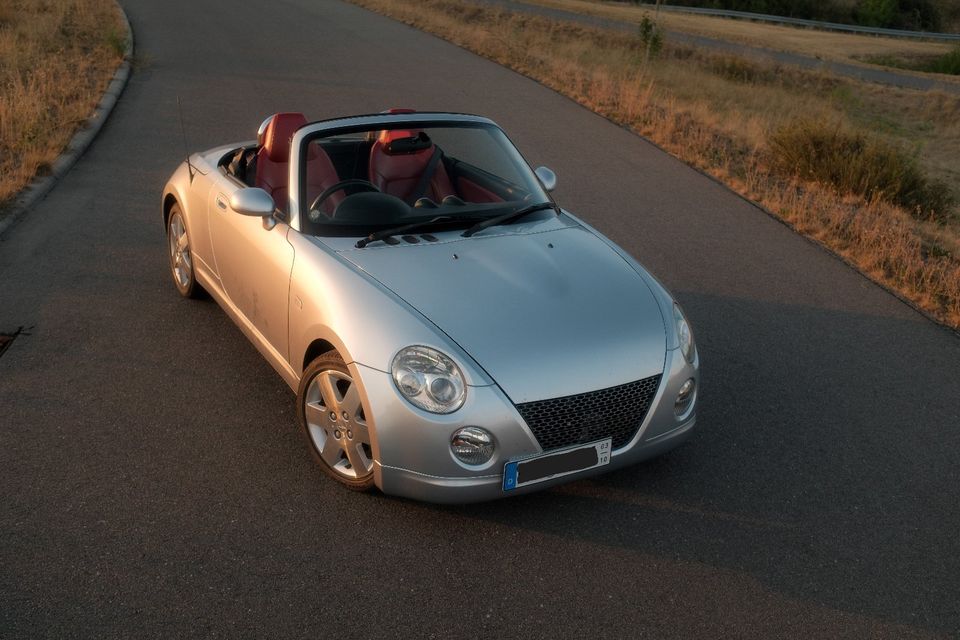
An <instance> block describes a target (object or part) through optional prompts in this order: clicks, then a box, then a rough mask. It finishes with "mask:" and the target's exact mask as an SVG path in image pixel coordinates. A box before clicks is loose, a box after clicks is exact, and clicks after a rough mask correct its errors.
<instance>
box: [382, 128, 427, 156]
mask: <svg viewBox="0 0 960 640" xmlns="http://www.w3.org/2000/svg"><path fill="white" fill-rule="evenodd" d="M400 133H402V134H407V135H401V136H392V137H391V139H389V140H387V141H386V142H384V143H383V150H384V151H385V152H386V154H387V155H390V156H401V155H408V154H411V153H419V152H421V151H426V150H427V149H431V148H433V141H432V140H430V136H428V135H427V134H426V132H424V131H420V132H418V133H412V132H409V131H401V132H400Z"/></svg>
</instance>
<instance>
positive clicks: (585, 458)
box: [503, 438, 612, 491]
mask: <svg viewBox="0 0 960 640" xmlns="http://www.w3.org/2000/svg"><path fill="white" fill-rule="evenodd" d="M611 443H612V439H611V438H607V439H606V440H601V441H600V442H594V443H591V444H584V445H579V446H576V447H572V448H570V449H564V450H563V451H551V452H550V453H545V454H543V455H539V456H535V457H533V458H524V459H523V460H514V461H511V462H508V463H507V464H506V465H504V467H503V490H504V491H512V490H513V489H517V488H519V487H524V486H526V485H528V484H536V483H538V482H544V481H546V480H551V479H553V478H560V477H562V476H565V475H569V474H571V473H577V472H578V471H586V470H587V469H593V468H595V467H602V466H604V465H607V464H610V448H611Z"/></svg>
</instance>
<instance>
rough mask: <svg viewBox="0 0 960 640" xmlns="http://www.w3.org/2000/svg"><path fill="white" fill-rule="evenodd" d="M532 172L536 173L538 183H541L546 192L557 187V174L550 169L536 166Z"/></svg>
mask: <svg viewBox="0 0 960 640" xmlns="http://www.w3.org/2000/svg"><path fill="white" fill-rule="evenodd" d="M534 173H535V174H537V179H538V180H540V184H542V185H543V188H544V189H545V190H546V192H547V193H550V192H551V191H553V190H554V189H556V188H557V174H555V173H554V172H553V171H551V170H550V169H547V168H546V167H537V168H536V169H535V170H534Z"/></svg>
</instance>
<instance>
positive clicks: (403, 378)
mask: <svg viewBox="0 0 960 640" xmlns="http://www.w3.org/2000/svg"><path fill="white" fill-rule="evenodd" d="M391 373H392V374H393V382H394V384H396V385H397V389H399V390H400V393H401V394H402V395H403V397H404V398H406V399H407V400H409V401H410V403H411V404H413V405H414V406H417V407H420V408H421V409H423V410H424V411H429V412H431V413H452V412H454V411H456V410H457V409H459V408H460V407H461V406H462V405H463V401H464V398H466V396H467V385H466V384H465V383H464V381H463V374H462V373H461V372H460V367H458V366H457V365H456V363H455V362H454V361H453V360H451V359H450V358H449V357H447V356H445V355H444V354H442V353H440V352H439V351H437V350H436V349H431V348H430V347H420V346H416V347H407V348H406V349H402V350H401V351H400V353H398V354H397V355H396V357H395V358H394V359H393V366H392V367H391Z"/></svg>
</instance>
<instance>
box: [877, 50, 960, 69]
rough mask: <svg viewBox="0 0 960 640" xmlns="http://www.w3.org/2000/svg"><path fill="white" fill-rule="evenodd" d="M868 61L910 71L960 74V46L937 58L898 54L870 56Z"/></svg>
mask: <svg viewBox="0 0 960 640" xmlns="http://www.w3.org/2000/svg"><path fill="white" fill-rule="evenodd" d="M865 61H866V62H869V63H871V64H879V65H881V66H884V67H893V68H895V69H908V70H910V71H926V72H928V73H944V74H947V75H951V76H960V46H957V47H956V48H955V49H953V50H951V51H949V52H947V53H945V54H944V55H942V56H939V57H936V58H920V59H916V58H901V57H898V56H888V55H884V56H869V57H867V58H865Z"/></svg>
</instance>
